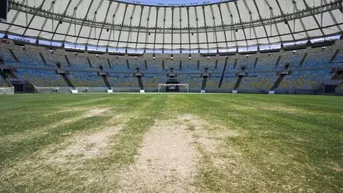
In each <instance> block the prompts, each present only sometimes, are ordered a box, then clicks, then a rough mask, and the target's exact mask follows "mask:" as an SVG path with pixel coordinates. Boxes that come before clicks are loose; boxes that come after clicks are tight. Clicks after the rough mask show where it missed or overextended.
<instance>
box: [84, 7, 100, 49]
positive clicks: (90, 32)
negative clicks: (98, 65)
mask: <svg viewBox="0 0 343 193" xmlns="http://www.w3.org/2000/svg"><path fill="white" fill-rule="evenodd" d="M103 2H104V0H101V1H100V3H99V5H98V7H97V9H96V10H95V12H94V17H93V21H94V22H96V21H97V20H96V15H97V14H98V11H99V8H100V7H101V5H102V3H103ZM93 28H94V34H95V35H94V37H96V29H97V27H94V26H91V29H90V30H89V34H88V38H87V42H86V46H88V42H89V39H90V37H91V35H92V31H93ZM101 29H102V28H101ZM98 42H99V41H98Z"/></svg>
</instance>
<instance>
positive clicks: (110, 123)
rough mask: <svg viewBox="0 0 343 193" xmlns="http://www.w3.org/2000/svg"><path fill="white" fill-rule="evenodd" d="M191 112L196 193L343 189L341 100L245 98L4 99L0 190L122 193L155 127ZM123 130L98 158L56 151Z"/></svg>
mask: <svg viewBox="0 0 343 193" xmlns="http://www.w3.org/2000/svg"><path fill="white" fill-rule="evenodd" d="M96 109H105V110H104V112H102V113H98V114H95V115H87V113H89V112H91V111H92V110H96ZM186 114H187V115H192V116H194V117H198V118H199V119H200V120H201V121H199V120H197V121H195V123H192V122H189V123H182V122H180V121H176V122H175V124H176V125H182V124H188V127H187V129H185V130H186V131H185V132H189V133H191V134H192V135H193V136H194V141H192V144H193V145H194V146H195V147H196V153H197V155H198V157H199V159H198V160H196V161H197V163H196V166H197V170H196V175H195V176H194V179H193V180H192V181H193V183H192V185H193V186H195V187H196V191H195V192H343V124H342V123H343V98H342V97H333V96H302V95H245V94H239V95H231V94H204V95H200V94H199V95H198V94H143V95H141V94H113V95H105V94H104V95H102V94H88V95H48V94H45V95H12V96H9V95H5V96H0V192H117V191H118V190H119V188H120V179H121V175H122V171H123V170H125V168H128V167H130V166H132V165H134V164H135V162H136V160H137V157H138V156H139V152H140V149H141V148H143V147H142V144H143V141H144V139H145V137H146V136H147V135H149V132H150V131H151V128H153V126H154V125H155V124H156V123H159V121H160V120H167V119H170V120H174V119H177V117H179V116H183V115H186ZM197 122H199V124H198V125H197V124H196V123H197ZM192 124H193V125H192ZM119 126H120V127H122V129H121V130H119V131H118V133H116V134H113V135H112V134H111V135H108V137H109V139H108V142H106V144H105V145H106V146H105V147H106V150H103V149H101V151H103V152H105V153H103V152H100V153H101V155H98V154H96V156H94V155H93V154H92V155H91V157H90V158H89V159H88V158H87V159H85V158H83V157H82V156H84V155H79V154H77V153H78V152H76V153H75V152H73V153H75V156H74V155H73V156H70V155H64V154H61V153H59V152H64V150H66V149H68V148H69V149H72V150H74V151H75V148H74V149H73V148H70V147H77V148H80V152H86V153H87V148H88V149H91V148H92V146H87V147H85V149H86V150H84V149H82V148H84V147H82V144H83V142H82V141H83V140H84V139H86V138H85V136H92V135H93V134H96V133H101V132H103V131H104V130H106V128H107V129H108V128H110V130H114V129H115V128H118V127H119ZM176 129H178V127H176ZM181 129H182V128H181V127H180V132H181ZM182 132H184V131H182ZM214 133H215V134H214ZM227 133H231V134H230V135H227ZM202 138H207V140H212V142H213V144H215V145H214V146H215V147H216V148H214V150H211V151H209V150H208V148H207V147H206V146H204V145H203V144H202V143H201V139H202ZM106 140H107V139H106ZM103 141H105V140H103ZM103 143H105V142H103ZM75 144H76V145H75ZM77 148H76V150H78V149H77ZM68 151H69V150H68ZM69 153H70V152H69ZM71 154H72V153H71ZM56 155H59V156H56ZM61 155H62V156H61ZM54 156H55V157H54ZM63 156H66V157H65V158H64V157H63ZM80 156H81V157H80ZM49 160H50V161H49ZM51 160H53V161H51ZM54 160H57V161H54ZM61 160H62V161H61ZM141 192H153V191H151V190H150V191H148V190H141ZM166 192H170V190H168V191H167V190H166Z"/></svg>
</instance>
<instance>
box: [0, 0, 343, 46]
mask: <svg viewBox="0 0 343 193" xmlns="http://www.w3.org/2000/svg"><path fill="white" fill-rule="evenodd" d="M341 8H342V1H341V0H339V1H334V2H333V3H332V2H331V3H330V2H329V1H328V0H235V1H228V2H220V3H214V4H209V5H196V6H151V5H142V4H131V3H124V2H119V1H113V0H58V1H56V0H19V2H15V1H12V0H10V1H9V9H10V10H9V13H8V20H7V22H6V23H0V31H1V32H4V33H8V34H17V35H21V36H27V37H33V38H37V39H44V40H50V41H60V42H66V43H72V44H84V45H95V46H104V47H114V48H131V49H164V50H173V49H176V50H193V49H222V48H230V47H244V46H251V45H263V44H273V43H278V42H287V41H297V40H303V39H310V38H314V37H325V36H329V35H333V34H341V33H342V28H343V15H342V12H341V11H340V9H341Z"/></svg>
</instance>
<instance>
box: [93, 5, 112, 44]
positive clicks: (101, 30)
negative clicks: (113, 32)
mask: <svg viewBox="0 0 343 193" xmlns="http://www.w3.org/2000/svg"><path fill="white" fill-rule="evenodd" d="M111 6H112V1H110V3H109V5H108V7H107V10H106V14H105V19H104V22H103V24H102V26H101V29H100V33H99V38H98V42H97V44H96V46H99V42H100V38H101V35H102V32H103V30H104V27H105V22H106V19H107V16H108V13H109V11H110V8H111ZM106 31H107V32H108V31H110V29H109V28H107V30H106Z"/></svg>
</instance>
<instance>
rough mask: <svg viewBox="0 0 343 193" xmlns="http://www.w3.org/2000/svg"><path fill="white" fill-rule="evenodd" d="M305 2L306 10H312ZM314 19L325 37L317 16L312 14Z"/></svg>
mask: <svg viewBox="0 0 343 193" xmlns="http://www.w3.org/2000/svg"><path fill="white" fill-rule="evenodd" d="M303 2H304V4H305V6H306V9H310V6H308V4H307V2H306V1H305V0H303ZM311 13H312V11H311ZM312 17H313V19H314V21H315V22H316V24H317V25H318V28H319V29H320V32H321V33H322V35H323V36H325V34H324V31H323V29H322V28H321V26H320V24H319V22H318V19H317V18H316V16H315V15H314V14H313V13H312Z"/></svg>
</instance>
